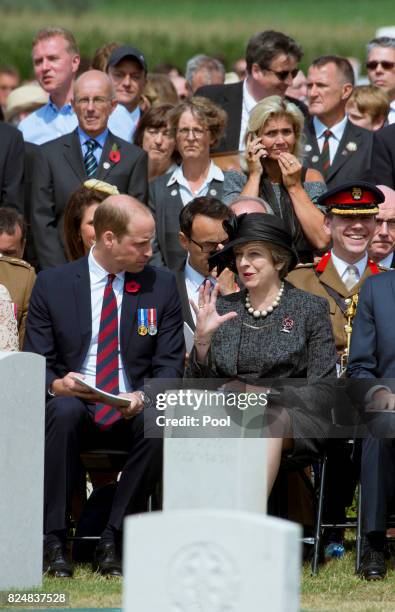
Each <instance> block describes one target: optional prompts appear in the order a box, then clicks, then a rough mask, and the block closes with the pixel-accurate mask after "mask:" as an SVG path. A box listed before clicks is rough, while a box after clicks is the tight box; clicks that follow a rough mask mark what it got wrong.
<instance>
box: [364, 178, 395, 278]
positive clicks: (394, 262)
mask: <svg viewBox="0 0 395 612" xmlns="http://www.w3.org/2000/svg"><path fill="white" fill-rule="evenodd" d="M378 187H379V189H381V191H382V192H383V194H384V196H385V200H384V202H383V203H382V204H379V214H378V215H377V217H376V223H377V225H376V231H375V233H374V236H373V238H372V242H371V243H370V246H369V257H370V258H371V259H373V261H374V262H375V263H377V264H378V263H379V264H380V266H383V267H384V268H395V255H394V249H395V191H394V190H393V189H391V188H390V187H387V186H386V185H378Z"/></svg>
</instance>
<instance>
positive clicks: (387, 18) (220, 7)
mask: <svg viewBox="0 0 395 612" xmlns="http://www.w3.org/2000/svg"><path fill="white" fill-rule="evenodd" d="M4 6H5V7H8V10H4ZM33 6H34V7H35V8H34V10H33V9H32V8H31V7H33ZM1 7H3V11H2V13H1V14H2V36H1V39H0V58H1V62H2V63H7V62H9V63H15V64H16V65H18V66H19V67H20V69H21V70H22V73H23V75H24V76H25V77H26V76H28V75H29V74H31V62H30V42H31V38H32V35H33V33H34V32H35V31H36V30H37V29H39V28H40V27H43V26H44V25H48V24H60V25H64V26H66V27H69V28H70V29H71V30H73V31H74V33H75V35H76V37H77V40H78V42H79V44H80V46H81V50H82V52H83V54H84V55H86V56H90V55H91V54H92V53H93V51H94V50H95V49H96V48H97V47H98V46H100V45H102V44H104V43H105V42H108V41H111V40H115V41H120V42H130V43H133V44H135V45H136V46H139V47H141V49H142V50H144V52H145V53H146V55H147V58H148V62H149V65H150V66H154V65H155V64H156V63H158V62H159V61H170V62H173V63H175V64H177V65H178V66H179V67H180V68H181V69H183V68H184V66H185V62H186V60H187V59H188V58H189V57H191V55H193V54H195V53H198V52H203V53H208V54H214V55H220V56H223V57H224V58H225V60H226V63H227V67H228V68H230V66H231V64H232V62H233V61H234V60H235V59H236V58H238V57H240V56H242V55H243V54H244V50H245V44H246V41H247V40H248V38H249V37H250V36H251V35H252V34H254V33H255V32H257V31H259V30H263V29H269V28H273V29H279V30H282V31H285V32H287V33H288V34H290V35H292V36H294V37H295V38H296V39H297V40H298V41H299V42H300V43H301V44H302V46H303V48H304V50H305V57H304V59H303V62H302V66H303V67H306V66H307V65H308V64H309V63H310V62H311V60H312V59H313V58H314V57H316V56H317V55H320V54H322V53H329V52H336V53H339V54H344V55H354V56H356V57H358V58H359V59H360V60H363V58H364V48H365V44H366V42H367V41H368V40H369V39H370V38H372V37H373V36H374V32H375V29H376V28H377V27H379V26H382V25H385V24H388V23H389V24H391V23H392V22H393V21H394V11H393V0H380V1H379V2H372V1H371V0H358V2H355V1H353V0H343V1H342V0H331V1H330V0H321V1H320V2H317V0H304V1H299V0H248V1H247V0H217V1H216V2H213V1H212V0H167V1H166V2H165V1H163V0H145V1H144V2H141V3H137V2H133V3H131V2H130V0H112V1H111V2H108V0H91V1H90V2H86V0H36V1H35V2H34V3H32V2H31V0H29V1H28V0H0V9H1ZM54 7H55V8H56V7H57V8H59V9H60V10H61V11H59V12H56V11H54V10H53V9H54ZM73 7H74V10H73ZM40 8H41V10H42V9H46V10H47V12H40ZM82 9H84V10H82Z"/></svg>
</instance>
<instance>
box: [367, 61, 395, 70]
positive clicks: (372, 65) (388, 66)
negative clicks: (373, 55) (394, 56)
mask: <svg viewBox="0 0 395 612" xmlns="http://www.w3.org/2000/svg"><path fill="white" fill-rule="evenodd" d="M377 66H381V67H382V68H383V70H392V69H393V68H394V67H395V62H387V61H386V60H383V61H382V62H376V61H371V62H367V63H366V68H367V69H368V70H376V68H377Z"/></svg>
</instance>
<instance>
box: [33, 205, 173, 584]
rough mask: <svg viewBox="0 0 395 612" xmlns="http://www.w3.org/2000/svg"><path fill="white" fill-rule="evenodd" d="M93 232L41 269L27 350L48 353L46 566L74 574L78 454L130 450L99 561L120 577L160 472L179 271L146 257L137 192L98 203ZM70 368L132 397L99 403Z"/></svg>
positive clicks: (145, 225) (148, 231)
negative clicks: (163, 384)
mask: <svg viewBox="0 0 395 612" xmlns="http://www.w3.org/2000/svg"><path fill="white" fill-rule="evenodd" d="M94 228H95V232H96V238H97V241H96V245H95V246H93V247H92V249H91V251H90V253H89V255H88V256H87V257H84V258H82V259H79V260H77V261H75V262H73V263H69V264H66V265H63V266H59V267H57V268H51V269H48V270H45V271H43V272H41V273H40V274H39V276H38V280H37V284H36V285H35V288H34V291H33V294H32V297H31V300H30V307H29V314H28V321H27V331H26V341H25V346H24V349H25V350H26V351H31V352H34V353H38V354H40V355H43V356H44V357H46V389H47V402H46V440H45V484H44V496H45V503H44V508H45V512H44V534H45V562H46V570H47V571H48V572H49V573H50V574H53V575H55V576H57V577H64V578H68V577H71V575H72V568H71V565H70V564H69V562H68V560H67V558H66V553H65V538H66V528H67V522H66V517H67V516H68V513H69V511H70V502H71V496H72V493H73V490H74V487H75V485H76V482H77V480H78V466H79V463H78V457H79V452H80V451H81V450H82V449H89V448H92V447H93V448H95V447H96V448H97V447H99V448H100V447H102V448H116V449H119V448H121V449H124V450H127V451H128V452H129V457H128V460H127V462H126V464H125V466H124V468H123V471H122V476H121V478H120V480H119V482H118V485H117V491H116V494H115V498H114V501H113V504H112V508H111V513H110V517H109V520H108V523H107V526H106V528H105V530H104V531H103V533H102V537H101V540H100V543H99V545H98V548H97V551H96V558H95V566H94V567H95V569H98V570H99V571H100V572H101V573H102V574H111V575H116V576H119V575H121V563H120V557H119V549H118V546H119V544H120V539H121V530H122V522H123V518H124V516H125V515H126V514H132V513H137V512H142V511H144V510H145V509H146V508H147V500H148V497H149V495H150V494H151V493H152V491H153V489H154V487H155V484H156V483H157V481H158V479H159V477H160V473H161V459H162V444H161V439H160V436H159V435H158V433H157V432H156V428H155V416H156V411H155V406H154V397H155V391H153V390H152V389H153V385H154V384H155V381H156V382H157V384H158V385H160V380H158V379H163V378H164V379H175V378H179V377H181V376H182V374H183V367H184V339H183V328H182V325H183V324H182V315H181V305H180V300H179V296H178V292H177V287H176V282H175V279H174V277H173V276H172V275H171V274H170V273H169V272H167V271H165V270H157V269H155V268H152V267H151V266H147V265H146V264H147V262H148V260H149V258H150V256H151V254H152V248H151V241H152V238H153V235H154V230H155V224H154V220H153V217H152V214H151V213H150V211H149V210H148V209H147V208H146V207H145V206H144V205H143V204H141V203H140V202H138V201H137V200H136V199H134V198H131V197H129V196H125V195H118V196H111V197H109V198H107V199H106V200H105V201H104V202H102V203H101V204H100V206H99V208H98V209H97V211H96V213H95V217H94ZM76 376H79V377H82V378H84V379H85V380H86V382H88V383H90V384H93V385H95V386H97V387H99V388H100V389H103V390H106V391H111V393H112V394H114V395H121V396H124V397H126V398H127V399H128V400H129V401H130V403H129V404H128V405H127V406H126V407H119V408H117V409H115V408H114V407H113V405H110V404H108V405H103V400H101V402H102V403H101V404H100V403H99V404H98V403H97V402H99V401H100V400H99V398H98V397H97V395H96V393H93V392H91V391H89V390H87V389H86V387H83V386H81V385H80V384H79V383H78V382H77V381H76V380H75V377H76ZM99 378H100V381H99ZM148 378H151V379H155V380H154V381H153V383H152V384H151V387H150V391H149V393H151V396H150V397H148V396H147V394H146V393H144V392H143V391H142V390H143V386H144V384H145V379H148ZM146 391H147V389H146ZM107 401H108V400H107ZM110 402H111V400H110ZM155 435H156V436H157V437H155Z"/></svg>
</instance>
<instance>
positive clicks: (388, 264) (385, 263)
mask: <svg viewBox="0 0 395 612" xmlns="http://www.w3.org/2000/svg"><path fill="white" fill-rule="evenodd" d="M393 257H394V252H393V251H391V253H390V254H389V255H387V257H384V259H381V260H380V261H379V265H380V266H383V267H384V268H391V267H392V259H393Z"/></svg>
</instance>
